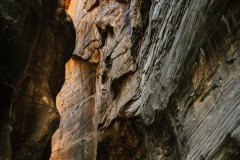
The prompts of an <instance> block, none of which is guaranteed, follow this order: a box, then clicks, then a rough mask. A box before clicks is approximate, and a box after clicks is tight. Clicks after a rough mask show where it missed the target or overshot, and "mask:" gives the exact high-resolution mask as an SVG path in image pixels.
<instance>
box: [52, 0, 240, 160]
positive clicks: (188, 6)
mask: <svg viewBox="0 0 240 160" xmlns="http://www.w3.org/2000/svg"><path fill="white" fill-rule="evenodd" d="M239 5H240V3H239V2H238V1H234V0H226V1H224V2H223V1H217V0H202V1H199V0H192V1H190V0H180V1H175V0H151V1H150V0H131V1H130V0H84V1H77V0H71V2H70V3H69V7H68V12H69V14H70V15H71V16H72V17H73V22H74V24H75V26H76V34H77V43H76V48H75V51H74V57H73V59H72V60H70V61H69V62H68V64H67V65H66V68H67V70H66V82H65V84H64V87H63V89H62V90H61V92H60V93H59V95H58V100H57V102H58V105H57V106H58V109H59V111H60V114H61V116H62V118H61V124H60V128H59V130H58V131H57V132H56V133H55V135H54V138H53V141H52V144H53V153H52V159H100V160H101V159H102V160H106V159H165V160H173V159H174V160H177V159H184V160H185V159H186V160H195V159H210V160H213V159H216V160H218V159H229V160H236V159H240V152H239V150H240V126H239V120H240V119H239V117H240V102H239V99H240V97H239V95H240V94H239V87H240V83H239V78H240V77H239V73H240V72H239V67H240V64H239V63H240V61H239V60H240V58H239V55H240V52H239V46H240V45H239V36H240V29H239V25H240V24H239V22H240V19H239V18H240V17H239V14H240V9H239V7H238V6H239Z"/></svg>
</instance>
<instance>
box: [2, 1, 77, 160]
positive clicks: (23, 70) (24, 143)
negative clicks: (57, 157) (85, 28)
mask: <svg viewBox="0 0 240 160" xmlns="http://www.w3.org/2000/svg"><path fill="white" fill-rule="evenodd" d="M0 36H1V39H0V56H1V59H0V109H1V110H0V135H1V144H0V159H1V160H8V159H14V160H17V159H19V160H37V159H42V157H43V158H44V159H49V156H50V153H51V145H50V144H51V143H50V142H51V136H52V134H53V133H54V132H55V130H56V129H57V128H58V124H59V114H58V112H57V110H56V106H55V99H56V95H57V93H58V92H59V90H60V89H61V87H62V85H63V83H64V70H65V69H64V66H65V63H66V62H67V60H68V59H69V58H70V57H71V54H72V52H73V50H74V44H75V29H74V26H73V23H72V20H71V18H70V16H69V15H68V14H66V12H65V7H64V2H63V1H61V0H51V1H47V0H39V1H30V0H21V1H17V0H1V1H0ZM47 144H49V145H48V147H46V146H47Z"/></svg>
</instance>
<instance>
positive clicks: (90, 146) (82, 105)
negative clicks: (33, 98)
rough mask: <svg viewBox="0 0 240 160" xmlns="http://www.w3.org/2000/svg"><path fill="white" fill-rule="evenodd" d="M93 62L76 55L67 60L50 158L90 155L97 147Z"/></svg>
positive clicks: (90, 156)
mask: <svg viewBox="0 0 240 160" xmlns="http://www.w3.org/2000/svg"><path fill="white" fill-rule="evenodd" d="M95 70H96V68H95V66H93V65H92V64H90V63H89V62H87V61H85V60H82V59H80V58H77V57H75V58H74V59H73V58H71V59H70V60H69V61H68V63H67V64H66V73H65V75H66V78H65V83H64V85H63V88H62V89H61V91H60V92H59V94H58V96H57V103H56V104H57V108H58V111H59V113H60V115H61V121H60V126H59V129H58V130H57V131H56V132H55V134H54V136H53V138H52V155H51V159H52V160H56V159H58V160H61V159H63V160H64V159H78V158H79V157H81V159H92V158H93V155H95V148H96V143H95V141H96V128H95V127H96V104H95V97H96V96H95V93H96V74H95Z"/></svg>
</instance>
